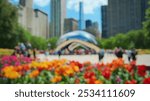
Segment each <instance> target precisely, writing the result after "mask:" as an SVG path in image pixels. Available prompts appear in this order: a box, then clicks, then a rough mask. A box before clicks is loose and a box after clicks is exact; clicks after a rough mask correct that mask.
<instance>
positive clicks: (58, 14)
mask: <svg viewBox="0 0 150 101" xmlns="http://www.w3.org/2000/svg"><path fill="white" fill-rule="evenodd" d="M65 18H66V0H51V22H50V28H51V29H50V30H51V33H50V36H51V37H55V36H56V37H60V36H61V35H63V34H64V20H65Z"/></svg>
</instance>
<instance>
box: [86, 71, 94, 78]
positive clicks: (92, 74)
mask: <svg viewBox="0 0 150 101" xmlns="http://www.w3.org/2000/svg"><path fill="white" fill-rule="evenodd" d="M93 76H95V73H94V72H85V74H84V78H85V79H89V78H92V77H93Z"/></svg>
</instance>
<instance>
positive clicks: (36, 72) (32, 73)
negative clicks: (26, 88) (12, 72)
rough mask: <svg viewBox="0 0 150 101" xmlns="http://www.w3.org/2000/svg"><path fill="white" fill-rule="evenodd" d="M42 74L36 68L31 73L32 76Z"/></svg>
mask: <svg viewBox="0 0 150 101" xmlns="http://www.w3.org/2000/svg"><path fill="white" fill-rule="evenodd" d="M39 74H40V72H39V71H38V70H34V71H32V72H31V73H30V74H29V77H30V78H35V77H37V76H38V75H39Z"/></svg>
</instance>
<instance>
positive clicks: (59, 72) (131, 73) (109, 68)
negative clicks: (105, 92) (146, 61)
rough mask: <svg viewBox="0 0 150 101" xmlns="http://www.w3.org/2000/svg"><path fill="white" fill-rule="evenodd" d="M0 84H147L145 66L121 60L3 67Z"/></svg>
mask: <svg viewBox="0 0 150 101" xmlns="http://www.w3.org/2000/svg"><path fill="white" fill-rule="evenodd" d="M0 83H7V84H18V83H19V84H143V83H144V84H149V83H150V73H149V71H147V70H146V66H144V65H142V66H136V65H135V62H132V63H131V64H125V63H124V61H123V60H122V59H117V60H114V61H113V62H112V63H109V64H103V63H97V64H91V63H90V62H85V63H80V62H77V61H68V60H65V59H62V60H53V61H44V62H36V61H32V62H31V63H30V62H28V63H26V64H21V65H6V66H4V67H3V68H2V69H1V71H0Z"/></svg>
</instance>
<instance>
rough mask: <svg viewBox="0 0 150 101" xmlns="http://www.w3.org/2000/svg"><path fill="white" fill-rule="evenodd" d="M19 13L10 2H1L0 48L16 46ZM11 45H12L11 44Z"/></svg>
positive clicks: (2, 0) (4, 0)
mask: <svg viewBox="0 0 150 101" xmlns="http://www.w3.org/2000/svg"><path fill="white" fill-rule="evenodd" d="M17 21H18V13H17V8H16V7H15V6H13V5H12V4H11V3H9V2H8V0H0V43H3V44H0V47H1V48H13V46H14V45H15V44H16V41H17V40H16V36H17V34H16V29H17V26H18V25H17ZM10 43H11V44H10Z"/></svg>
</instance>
